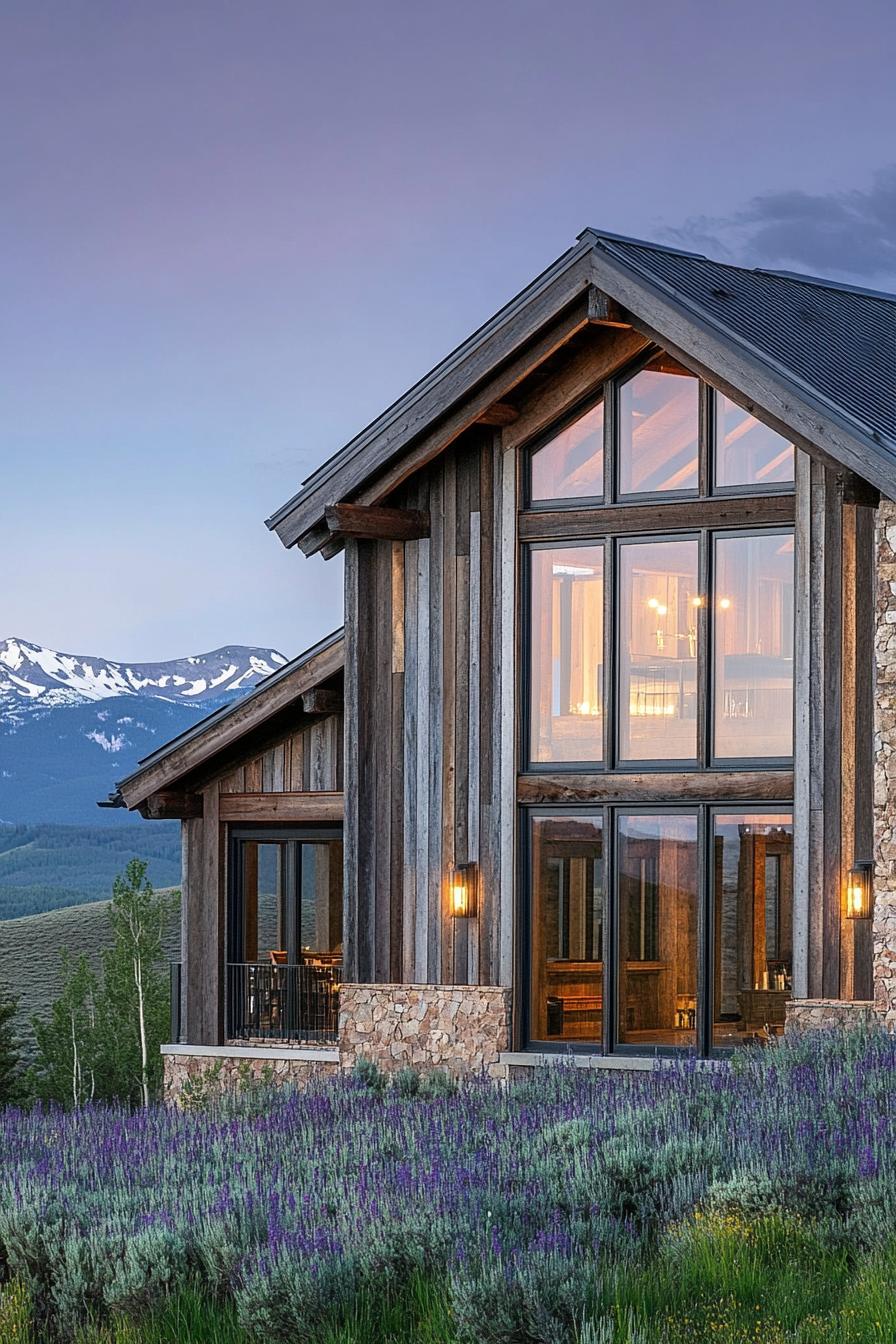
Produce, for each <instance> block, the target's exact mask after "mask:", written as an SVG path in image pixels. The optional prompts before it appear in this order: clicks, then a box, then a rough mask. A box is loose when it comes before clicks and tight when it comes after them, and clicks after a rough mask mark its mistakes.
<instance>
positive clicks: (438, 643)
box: [426, 474, 445, 984]
mask: <svg viewBox="0 0 896 1344" xmlns="http://www.w3.org/2000/svg"><path fill="white" fill-rule="evenodd" d="M443 486H444V483H443V478H442V476H440V475H436V474H434V476H433V481H432V487H431V489H432V507H431V509H430V520H431V535H430V554H429V608H430V612H431V613H432V619H431V620H430V623H429V704H428V707H427V716H428V723H427V731H428V733H429V738H430V742H431V743H432V749H431V751H430V753H429V785H428V799H427V801H428V807H429V875H428V891H427V897H428V908H429V913H428V927H427V948H426V957H427V965H426V979H427V981H428V982H429V983H431V984H438V983H439V980H440V976H441V955H442V908H443V904H444V902H443V899H442V761H443V756H444V749H445V748H444V738H443V730H442V685H443V677H442V662H443V658H442V649H443V643H442V640H443V633H444V627H443V616H442V574H443V569H444V559H443V538H444V531H445V517H444V488H443Z"/></svg>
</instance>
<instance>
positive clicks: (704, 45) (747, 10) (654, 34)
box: [0, 0, 896, 660]
mask: <svg viewBox="0 0 896 1344" xmlns="http://www.w3.org/2000/svg"><path fill="white" fill-rule="evenodd" d="M894 126H896V17H894V10H893V6H892V0H854V2H853V3H850V4H845V3H843V0H774V2H773V3H770V2H769V0H751V3H750V4H747V5H735V4H733V3H725V0H722V2H721V3H718V2H717V3H714V4H711V3H709V0H699V2H698V0H691V2H690V3H689V2H688V0H679V3H676V4H674V5H669V4H667V3H658V2H657V0H641V3H640V4H638V5H623V4H616V3H614V4H609V3H603V0H591V2H590V3H584V2H583V0H554V3H552V4H548V3H531V2H530V0H476V3H469V2H468V0H454V3H452V4H450V5H438V6H437V5H435V4H428V3H425V0H424V2H423V3H412V2H411V0H404V2H403V3H395V2H393V0H387V2H384V0H366V2H364V3H359V2H358V0H342V2H341V3H326V0H325V2H324V3H321V4H313V5H312V4H306V3H302V0H291V2H290V3H286V2H284V0H264V3H263V4H259V3H229V2H228V0H215V3H199V2H198V0H136V3H131V4H122V3H121V0H108V2H105V3H103V2H100V0H94V2H91V3H88V2H86V0H57V2H56V3H47V2H45V0H2V3H0V193H2V195H0V463H2V477H0V541H2V553H3V555H4V557H5V563H4V567H5V571H6V579H5V582H4V584H3V585H2V588H0V639H2V638H3V636H5V635H12V634H16V635H19V636H22V637H25V638H28V639H32V640H35V641H38V642H40V643H44V644H48V645H51V646H52V647H54V648H61V649H64V650H69V651H73V652H78V653H90V654H98V655H103V656H106V657H111V658H120V659H129V660H138V659H153V660H154V659H160V658H165V657H170V656H175V655H178V654H186V653H192V652H199V651H204V650H207V649H211V648H213V647H215V646H217V645H220V644H225V643H237V642H238V643H257V644H262V645H270V646H274V647H278V648H280V649H281V650H282V651H283V652H284V653H286V654H288V655H294V654H296V653H298V652H299V651H300V650H302V649H303V648H305V647H306V646H307V645H309V644H310V643H312V642H313V641H314V640H315V639H316V638H317V637H318V636H320V635H321V634H323V633H325V632H327V631H328V630H331V629H333V628H335V627H336V626H338V625H339V624H340V623H341V620H342V570H341V563H340V562H339V561H331V562H329V563H324V562H323V561H321V560H319V559H315V560H305V559H304V558H303V557H302V556H301V555H300V553H298V552H297V551H286V550H284V549H283V547H282V546H281V544H280V542H279V541H278V540H277V538H276V537H275V536H273V534H271V533H269V532H268V531H267V529H266V528H265V526H264V519H265V518H266V517H267V516H268V515H269V514H270V513H271V512H272V511H273V510H274V509H276V508H277V507H278V506H279V505H280V504H282V503H283V502H284V500H286V499H287V498H288V497H289V496H290V495H292V494H293V493H295V491H296V489H297V488H298V486H299V484H300V482H301V480H302V479H303V478H304V477H305V476H307V475H308V474H309V472H310V471H311V470H312V469H313V468H314V467H315V466H317V465H318V464H319V463H320V462H321V461H322V460H323V459H324V458H326V457H328V456H329V455H330V454H331V453H332V452H333V451H335V450H336V449H338V448H339V447H340V446H341V445H342V444H343V443H344V442H345V441H346V440H347V439H349V438H350V437H351V436H352V435H353V434H355V433H356V432H357V431H358V430H359V429H360V428H362V427H363V426H364V425H365V424H366V423H367V422H368V421H369V420H371V419H372V418H373V417H374V416H375V415H377V414H378V413H379V412H380V411H381V410H382V409H383V408H384V407H385V406H386V405H388V404H389V403H390V402H391V401H392V400H394V398H395V397H396V396H397V395H399V394H400V393H401V392H402V391H404V390H405V388H406V387H408V386H409V385H410V384H411V383H412V382H414V381H415V380H416V379H417V378H418V377H419V376H420V375H421V374H422V373H424V372H425V371H426V370H427V369H428V368H430V367H431V366H432V365H433V364H434V363H436V362H437V361H438V360H439V359H440V358H441V357H442V356H443V355H445V354H446V353H447V352H448V351H449V350H451V349H452V347H453V346H455V345H456V344H457V343H458V342H459V341H460V340H462V339H463V338H464V337H465V336H466V335H467V334H468V333H469V332H470V331H471V330H472V329H473V328H475V327H477V326H478V325H479V324H480V323H481V322H482V321H483V320H484V319H485V318H487V317H488V316H489V315H490V314H491V313H492V312H493V311H494V310H495V309H496V308H498V307H499V306H500V305H501V304H502V303H504V302H505V301H506V300H507V299H509V298H510V297H511V296H512V295H513V294H514V293H516V292H517V291H518V290H519V289H521V288H522V287H523V286H524V285H525V284H526V283H527V282H528V281H529V280H530V279H531V278H532V277H533V276H534V275H535V274H536V273H537V272H539V271H540V270H542V269H543V268H544V267H545V266H546V265H547V264H548V263H549V262H551V261H552V260H553V259H554V258H555V257H556V256H558V255H559V254H560V253H561V252H562V251H564V250H565V248H567V247H568V246H569V245H570V244H571V243H572V242H573V241H574V238H575V235H576V234H577V233H578V232H579V231H580V230H581V229H582V228H584V227H585V226H586V225H594V226H595V227H598V228H604V229H609V230H613V231H616V232H620V233H627V234H633V235H635V236H638V237H642V238H654V239H658V240H660V241H667V242H676V243H678V244H679V245H685V246H690V247H694V248H695V249H696V250H699V251H707V252H712V253H714V254H715V255H717V256H719V257H721V258H723V259H728V260H733V261H737V262H742V263H745V264H750V265H757V264H758V265H766V266H781V267H787V268H790V269H800V270H805V271H809V272H813V273H816V274H817V273H826V274H831V275H836V276H839V277H840V278H844V279H848V280H852V281H853V282H855V283H859V284H865V285H870V286H872V287H875V288H896V241H894V240H896V146H894Z"/></svg>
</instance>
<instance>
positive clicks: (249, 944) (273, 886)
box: [234, 840, 287, 962]
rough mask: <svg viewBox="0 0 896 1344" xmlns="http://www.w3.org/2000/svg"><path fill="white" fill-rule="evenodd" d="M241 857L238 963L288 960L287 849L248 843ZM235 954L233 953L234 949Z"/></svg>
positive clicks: (244, 844)
mask: <svg viewBox="0 0 896 1344" xmlns="http://www.w3.org/2000/svg"><path fill="white" fill-rule="evenodd" d="M240 852H241V855H242V902H241V905H242V910H241V924H242V927H241V930H240V933H241V941H242V949H241V953H240V955H239V956H238V958H237V959H238V960H240V961H246V962H256V961H271V960H273V959H274V957H273V954H274V953H276V954H278V956H279V957H281V959H282V960H283V961H285V960H286V956H287V947H286V943H287V938H286V924H287V920H286V908H287V900H286V888H285V880H286V846H285V845H284V844H282V843H275V844H263V843H260V842H258V841H254V840H247V841H245V842H244V843H243V844H242V845H241V846H240ZM234 951H236V949H234Z"/></svg>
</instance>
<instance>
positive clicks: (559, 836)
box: [529, 812, 604, 1043]
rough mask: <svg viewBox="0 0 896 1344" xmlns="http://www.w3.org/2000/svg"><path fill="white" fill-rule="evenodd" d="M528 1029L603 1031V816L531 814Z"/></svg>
mask: <svg viewBox="0 0 896 1344" xmlns="http://www.w3.org/2000/svg"><path fill="white" fill-rule="evenodd" d="M531 842H532V843H531V854H532V860H531V873H532V877H531V882H532V886H531V891H532V906H531V911H532V918H531V930H532V934H531V967H532V971H531V981H530V983H531V1000H530V1032H529V1034H530V1036H531V1037H532V1039H533V1040H539V1041H591V1042H595V1043H597V1042H599V1041H600V1039H601V1024H602V1020H603V957H604V848H603V818H602V816H601V814H600V813H599V812H598V813H595V814H591V815H588V816H585V815H582V814H581V813H578V814H570V815H568V816H550V817H535V818H533V820H532V830H531Z"/></svg>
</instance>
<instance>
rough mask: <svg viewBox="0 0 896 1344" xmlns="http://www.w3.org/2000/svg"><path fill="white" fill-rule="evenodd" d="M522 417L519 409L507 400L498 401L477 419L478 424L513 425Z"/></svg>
mask: <svg viewBox="0 0 896 1344" xmlns="http://www.w3.org/2000/svg"><path fill="white" fill-rule="evenodd" d="M519 417H520V413H519V411H518V410H517V409H516V407H515V406H511V405H510V403H509V402H507V401H496V402H494V403H493V404H492V405H491V406H489V407H488V408H487V409H486V410H484V411H483V412H482V414H481V415H480V416H479V418H478V420H477V421H476V423H477V425H494V426H496V427H500V426H502V425H512V424H513V423H514V421H515V420H518V419H519Z"/></svg>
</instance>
